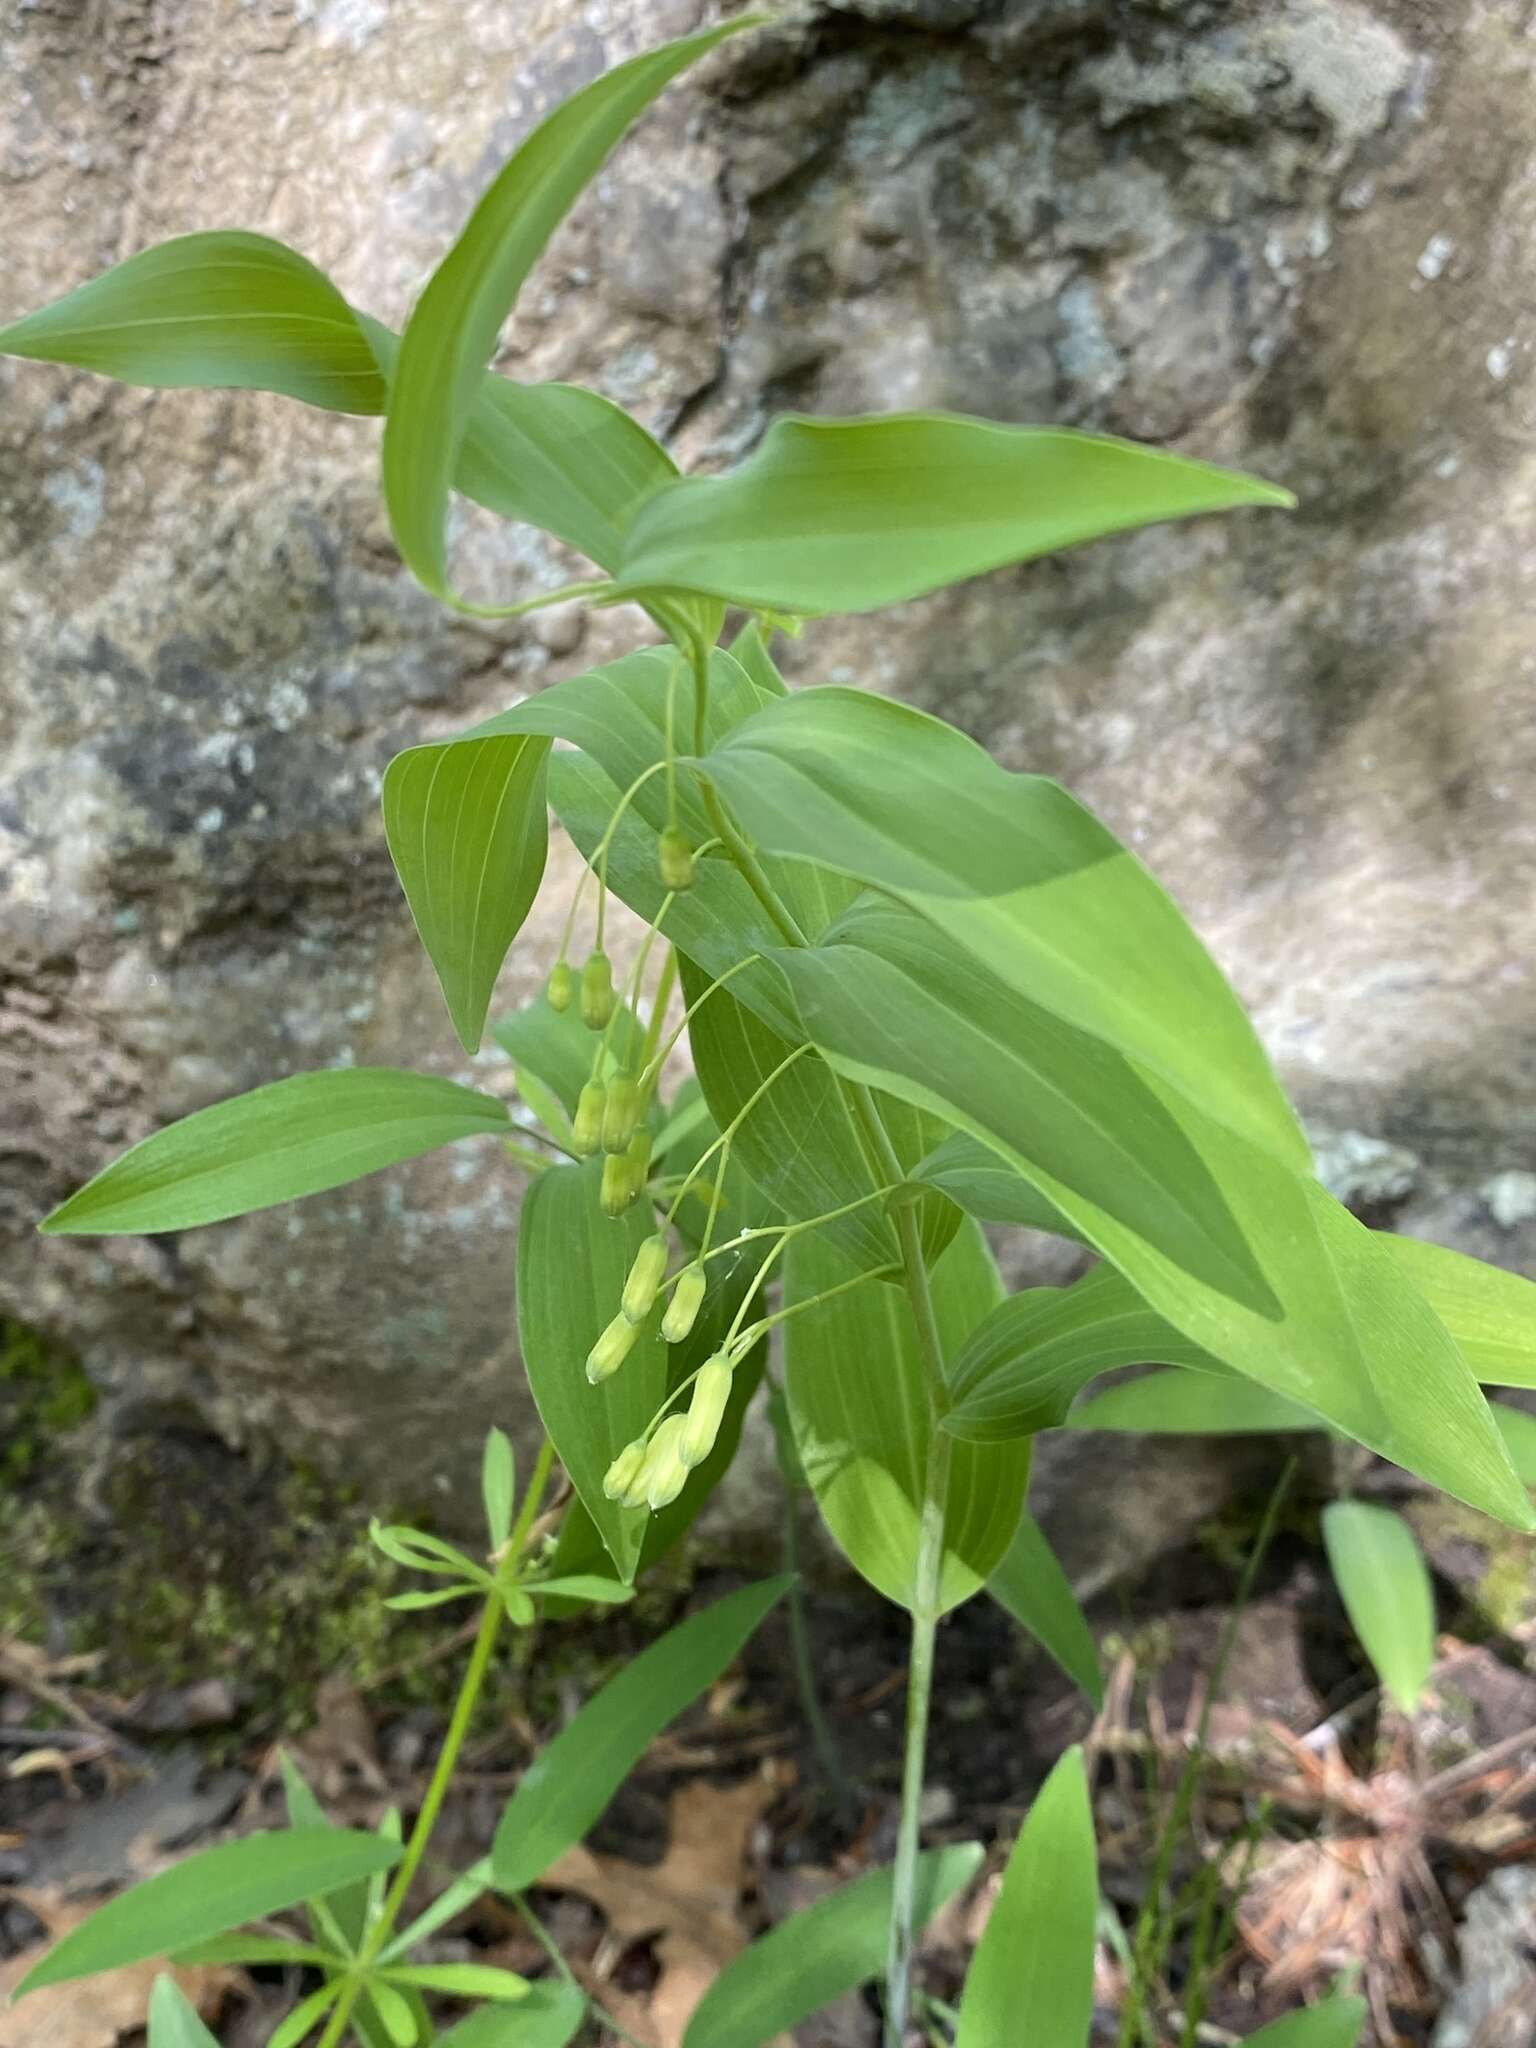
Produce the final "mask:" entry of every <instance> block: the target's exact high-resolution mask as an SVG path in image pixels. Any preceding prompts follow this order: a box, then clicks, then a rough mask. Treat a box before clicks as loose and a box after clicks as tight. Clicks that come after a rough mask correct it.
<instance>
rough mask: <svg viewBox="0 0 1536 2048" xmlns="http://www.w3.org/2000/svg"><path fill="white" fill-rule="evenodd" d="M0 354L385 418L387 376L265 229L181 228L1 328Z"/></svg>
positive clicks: (128, 380)
mask: <svg viewBox="0 0 1536 2048" xmlns="http://www.w3.org/2000/svg"><path fill="white" fill-rule="evenodd" d="M0 354H5V355H13V356H27V357H30V358H32V359H33V360H34V361H38V362H45V363H69V364H72V365H73V366H74V367H75V368H76V369H80V370H94V371H97V372H98V373H100V374H101V375H102V376H106V377H116V378H118V379H120V380H121V381H122V382H123V383H125V384H146V385H150V386H153V387H155V388H158V389H161V390H165V389H175V388H178V387H186V386H200V387H202V388H204V389H214V390H237V391H275V392H280V393H281V394H282V395H283V396H284V397H287V398H298V399H302V400H303V401H304V402H305V403H306V404H309V405H317V406H322V407H324V408H325V410H326V411H328V412H350V413H380V412H382V411H383V410H384V379H383V377H382V375H381V374H380V371H379V365H378V362H377V360H376V358H375V355H374V351H373V347H372V345H371V343H370V342H369V339H368V336H367V334H366V333H365V332H364V330H363V328H362V326H361V325H360V323H359V321H358V317H357V315H356V314H355V313H354V312H353V310H352V308H351V307H350V306H349V305H348V304H347V302H346V300H345V299H344V298H343V297H342V295H341V293H340V292H339V291H337V289H336V287H335V285H333V284H332V283H331V281H330V279H329V278H328V277H326V276H325V275H324V273H323V272H322V271H319V270H317V269H316V268H315V266H314V264H312V263H311V262H309V260H308V259H307V258H306V257H303V256H301V255H299V253H298V251H297V250H295V249H289V248H286V247H285V246H284V245H283V244H282V243H281V242H274V241H272V240H270V239H269V238H268V237H267V236H266V235H251V234H244V233H241V232H239V231H237V230H225V231H222V232H219V233H215V234H201V235H181V236H178V237H177V238H176V240H174V241H170V242H162V243H160V244H159V246H158V247H156V248H153V249H145V250H144V251H143V252H142V253H141V254H140V255H137V256H130V257H129V258H128V260H127V262H126V263H119V264H118V265H117V266H116V267H115V268H114V269H112V270H109V271H107V272H106V273H105V274H104V275H103V276H101V277H96V278H92V279H91V281H90V283H89V284H83V285H81V286H80V287H79V289H78V290H76V291H72V292H70V293H69V294H68V295H67V297H65V298H62V299H58V300H56V301H55V302H54V303H53V304H52V305H51V306H44V307H43V308H42V309H41V310H40V311H39V312H36V313H29V314H27V315H26V316H25V317H24V318H22V319H20V320H15V321H13V322H12V323H11V325H10V326H9V327H0Z"/></svg>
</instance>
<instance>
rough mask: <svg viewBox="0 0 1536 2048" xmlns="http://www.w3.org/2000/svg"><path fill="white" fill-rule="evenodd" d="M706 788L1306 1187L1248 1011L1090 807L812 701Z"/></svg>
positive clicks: (766, 711) (804, 699)
mask: <svg viewBox="0 0 1536 2048" xmlns="http://www.w3.org/2000/svg"><path fill="white" fill-rule="evenodd" d="M705 766H706V772H707V773H708V774H709V775H710V777H711V778H712V779H713V780H714V782H715V783H716V784H717V786H718V787H719V789H720V791H721V793H722V794H723V795H724V797H725V798H726V800H727V802H728V803H729V804H730V806H731V808H732V810H733V811H734V812H735V814H736V816H737V817H738V818H739V820H740V821H741V823H742V824H743V825H744V826H745V828H746V830H747V831H748V832H749V833H750V834H751V836H752V837H753V838H754V839H755V840H756V841H757V843H758V844H759V845H760V846H761V847H763V848H764V849H766V850H767V851H769V852H773V853H779V854H784V855H790V856H794V857H796V858H799V859H801V860H807V861H812V862H815V863H817V864H818V865H821V866H825V867H829V868H833V869H835V870H837V871H838V872H839V873H841V874H844V875H847V876H850V877H852V878H853V879H854V880H856V881H859V882H862V883H866V884H868V885H870V886H872V887H874V888H877V889H880V890H882V891H885V892H886V893H888V894H889V895H892V896H895V897H896V898H897V899H898V900H899V901H900V902H902V903H904V904H906V905H907V906H908V908H909V909H911V910H914V911H916V912H917V913H918V914H919V916H921V917H922V918H924V919H926V920H928V921H929V922H930V923H931V925H932V926H933V927H934V928H936V929H937V930H938V931H939V932H940V933H942V934H944V935H945V936H946V938H947V939H948V940H949V941H950V942H952V943H953V944H954V945H955V946H957V947H958V948H959V949H960V950H962V951H963V952H965V953H967V954H969V955H970V956H971V957H972V958H974V959H975V960H976V961H977V962H979V963H980V964H981V965H982V966H984V967H986V968H988V969H990V971H991V972H992V973H993V974H995V975H996V976H997V977H998V978H999V979H1000V980H1001V981H1002V982H1004V983H1005V984H1007V985H1009V986H1011V987H1012V988H1013V989H1014V990H1015V991H1016V992H1017V993H1019V994H1022V995H1024V996H1026V997H1028V998H1029V1000H1030V1001H1031V1002H1033V1003H1034V1004H1036V1005H1038V1007H1039V1008H1040V1009H1041V1011H1043V1012H1044V1013H1045V1019H1046V1022H1047V1023H1048V1022H1049V1021H1050V1020H1051V1019H1058V1020H1060V1022H1061V1023H1063V1024H1066V1025H1068V1026H1072V1027H1075V1028H1076V1029H1077V1030H1079V1031H1083V1032H1087V1033H1089V1034H1091V1035H1092V1036H1094V1037H1096V1038H1100V1039H1102V1040H1104V1041H1105V1043H1106V1044H1108V1045H1110V1046H1113V1047H1114V1048H1116V1049H1117V1050H1118V1051H1120V1052H1123V1053H1126V1054H1129V1055H1130V1056H1132V1057H1133V1058H1135V1059H1137V1060H1138V1061H1140V1062H1142V1063H1143V1064H1144V1065H1146V1066H1148V1067H1150V1068H1152V1069H1154V1070H1155V1071H1156V1072H1158V1073H1160V1074H1162V1075H1164V1076H1165V1077H1166V1078H1167V1079H1168V1080H1169V1081H1171V1082H1172V1084H1173V1085H1174V1086H1175V1087H1176V1088H1178V1089H1180V1090H1181V1091H1183V1092H1185V1093H1187V1094H1188V1095H1190V1096H1191V1098H1192V1099H1193V1100H1194V1101H1195V1102H1197V1103H1199V1104H1200V1105H1201V1106H1202V1107H1203V1108H1204V1109H1205V1111H1206V1113H1207V1114H1209V1115H1212V1116H1215V1117H1218V1118H1220V1119H1222V1120H1224V1121H1226V1122H1228V1123H1230V1124H1231V1126H1232V1128H1233V1129H1234V1130H1236V1131H1238V1132H1240V1133H1241V1134H1243V1135H1244V1136H1246V1137H1249V1138H1251V1139H1253V1140H1254V1141H1255V1142H1256V1143H1258V1144H1260V1145H1263V1146H1264V1147H1265V1148H1266V1149H1267V1150H1269V1151H1271V1152H1273V1153H1274V1154H1275V1156H1276V1157H1277V1158H1280V1159H1283V1160H1285V1161H1286V1162H1287V1163H1288V1164H1290V1165H1292V1166H1293V1167H1295V1168H1296V1169H1297V1170H1299V1171H1305V1172H1310V1170H1311V1164H1312V1157H1311V1152H1310V1149H1309V1148H1308V1146H1307V1143H1306V1140H1305V1138H1304V1137H1303V1136H1302V1134H1301V1130H1300V1127H1299V1125H1298V1124H1297V1122H1296V1118H1295V1115H1294V1112H1293V1111H1292V1110H1291V1107H1290V1105H1289V1103H1287V1101H1286V1099H1285V1097H1284V1095H1283V1094H1282V1093H1281V1091H1280V1087H1279V1084H1278V1083H1277V1082H1276V1080H1275V1078H1274V1075H1273V1073H1272V1072H1271V1070H1270V1067H1269V1063H1268V1061H1267V1059H1266V1058H1265V1056H1264V1052H1263V1049H1262V1047H1261V1046H1260V1045H1259V1042H1258V1039H1257V1038H1256V1036H1255V1035H1254V1032H1253V1028H1252V1026H1251V1025H1250V1024H1249V1022H1248V1019H1247V1018H1246V1016H1245V1015H1244V1014H1243V1011H1242V1008H1241V1006H1240V1005H1239V1003H1238V1001H1237V999H1236V997H1235V996H1234V995H1233V993H1232V991H1231V989H1230V988H1229V987H1228V986H1227V983H1226V982H1225V980H1224V979H1223V977H1222V975H1221V972H1220V970H1219V969H1218V968H1217V966H1216V964H1215V962H1214V961H1213V960H1212V959H1211V958H1210V956H1209V954H1208V953H1207V952H1206V951H1205V948H1204V947H1203V946H1202V945H1201V944H1200V941H1199V940H1198V939H1197V938H1196V937H1195V934H1194V933H1193V932H1192V931H1191V930H1190V928H1189V926H1188V924H1187V923H1186V922H1185V920H1184V918H1183V917H1182V916H1181V915H1180V913H1179V911H1178V910H1177V909H1176V908H1175V906H1174V904H1173V902H1172V901H1171V899H1170V898H1169V897H1168V896H1167V895H1166V894H1165V893H1164V891H1163V890H1162V889H1161V888H1160V887H1159V886H1158V884H1157V883H1156V882H1155V881H1154V880H1153V878H1152V876H1151V875H1150V874H1148V872H1147V870H1146V869H1145V868H1144V867H1143V866H1142V865H1141V863H1140V862H1139V861H1138V860H1137V859H1136V858H1135V856H1134V855H1133V854H1131V853H1130V852H1128V851H1127V850H1126V848H1125V847H1123V846H1121V845H1120V843H1119V842H1118V841H1117V840H1116V839H1115V837H1114V835H1113V834H1112V833H1111V832H1109V831H1108V830H1106V828H1105V827H1104V826H1103V825H1101V824H1100V823H1099V821H1098V820H1097V819H1096V818H1095V817H1094V816H1093V814H1092V813H1091V812H1090V811H1087V810H1085V809H1084V808H1083V806H1082V805H1081V804H1079V803H1078V802H1077V801H1076V800H1075V799H1074V798H1073V797H1071V796H1069V795H1068V793H1067V792H1066V791H1065V790H1064V789H1062V788H1061V787H1060V785H1059V784H1057V783H1054V782H1051V781H1049V780H1048V779H1047V778H1046V777H1044V776H1038V775H1016V774H1012V773H1010V772H1009V771H1008V770H1006V769H1004V768H1000V767H999V766H998V765H997V763H996V762H995V761H993V760H992V759H991V757H990V756H989V755H988V754H987V753H985V752H984V751H983V749H982V748H980V747H978V746H977V745H976V744H975V742H974V741H972V740H969V739H967V738H966V736H965V735H964V734H963V733H960V732H957V731H956V730H955V729H954V727H953V726H950V725H946V724H945V723H944V722H943V721H942V720H940V719H937V718H931V717H929V716H928V715H927V714H926V713H924V712H921V711H916V710H914V709H912V708H911V707H910V706H909V705H905V704H897V703H895V702H893V701H891V700H890V699H888V698H883V697H875V696H871V695H869V694H868V693H866V692H861V691H857V690H845V689H818V690H803V691H800V692H798V693H797V694H796V695H794V696H791V697H787V698H785V699H783V700H782V701H781V702H779V703H775V704H769V705H766V706H764V708H763V709H762V710H760V711H758V712H756V713H755V714H754V715H753V716H752V717H750V718H748V719H746V720H744V721H743V722H742V723H740V724H739V725H737V726H735V727H734V728H733V730H732V731H731V732H730V733H729V734H728V735H727V737H726V738H725V739H724V741H723V742H722V743H721V744H719V745H718V746H716V747H715V748H714V749H713V751H712V752H711V753H710V755H709V756H708V759H707V763H706V764H705Z"/></svg>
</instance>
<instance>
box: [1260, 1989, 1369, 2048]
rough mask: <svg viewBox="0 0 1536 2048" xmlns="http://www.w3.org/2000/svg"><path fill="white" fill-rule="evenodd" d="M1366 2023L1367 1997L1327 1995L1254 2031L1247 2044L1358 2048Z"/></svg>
mask: <svg viewBox="0 0 1536 2048" xmlns="http://www.w3.org/2000/svg"><path fill="white" fill-rule="evenodd" d="M1364 2025H1365V2000H1364V1999H1363V1998H1325V1999H1324V2000H1323V2002H1322V2004H1321V2005H1309V2006H1306V2007H1305V2008H1304V2009H1303V2010H1302V2011H1300V2012H1288V2013H1285V2014H1283V2015H1282V2016H1281V2018H1279V2019H1277V2020H1271V2021H1270V2023H1269V2025H1268V2026H1267V2027H1260V2029H1259V2031H1258V2032H1257V2033H1256V2034H1250V2035H1249V2036H1248V2039H1247V2042H1246V2043H1245V2048H1355V2043H1356V2042H1357V2041H1358V2040H1359V2038H1360V2029H1361V2028H1362V2027H1363V2026H1364Z"/></svg>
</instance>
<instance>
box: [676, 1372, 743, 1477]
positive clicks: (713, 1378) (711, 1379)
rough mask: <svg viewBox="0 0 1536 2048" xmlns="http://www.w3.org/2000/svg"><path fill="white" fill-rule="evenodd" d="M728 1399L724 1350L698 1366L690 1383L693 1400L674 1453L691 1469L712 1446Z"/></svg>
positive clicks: (727, 1377)
mask: <svg viewBox="0 0 1536 2048" xmlns="http://www.w3.org/2000/svg"><path fill="white" fill-rule="evenodd" d="M730 1398H731V1362H730V1360H729V1359H728V1358H727V1357H726V1356H725V1354H724V1353H723V1352H718V1351H717V1352H716V1353H715V1356H714V1357H713V1358H711V1359H709V1360H707V1361H706V1363H705V1364H703V1365H702V1366H700V1368H699V1376H698V1378H697V1379H696V1380H695V1381H694V1383H693V1399H692V1400H691V1401H690V1402H689V1404H688V1413H687V1415H686V1416H685V1417H684V1418H683V1433H682V1435H681V1436H680V1437H679V1438H678V1440H677V1455H678V1457H679V1459H680V1460H681V1461H682V1463H683V1464H685V1465H686V1466H687V1467H688V1469H689V1470H690V1471H692V1469H693V1467H694V1466H695V1465H702V1464H703V1462H704V1460H705V1459H706V1458H707V1457H708V1456H709V1454H710V1452H711V1451H712V1450H713V1449H714V1448H715V1438H716V1437H717V1436H718V1435H719V1434H720V1424H721V1422H722V1421H723V1420H724V1418H725V1404H726V1402H727V1401H728V1400H729V1399H730Z"/></svg>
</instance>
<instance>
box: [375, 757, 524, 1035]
mask: <svg viewBox="0 0 1536 2048" xmlns="http://www.w3.org/2000/svg"><path fill="white" fill-rule="evenodd" d="M548 756H549V742H548V740H542V739H532V738H527V737H524V736H520V735H513V734H500V735H497V736H496V737H494V738H489V739H482V740H471V741H457V742H449V743H448V744H446V745H441V746H435V745H434V746H424V747H412V748H410V750H409V751H408V752H406V753H404V754H397V755H396V757H395V759H394V760H393V761H391V762H390V764H389V767H388V768H387V769H386V770H385V772H384V790H383V805H384V831H385V836H386V837H387V839H388V841H389V852H390V858H391V859H392V860H393V861H394V864H395V872H396V874H397V875H398V876H399V877H400V886H401V888H402V889H404V891H405V899H406V901H407V903H409V904H410V906H411V916H412V917H413V918H414V919H415V921H416V929H417V931H418V932H419V934H420V935H421V943H422V945H423V946H425V948H426V950H427V955H428V957H429V959H430V960H431V962H432V965H433V967H434V968H435V969H436V970H437V978H438V981H439V982H440V983H441V985H442V990H443V999H444V1001H445V1002H446V1003H447V1005H448V1014H449V1016H450V1017H451V1018H452V1019H453V1028H454V1030H455V1031H456V1032H457V1033H458V1035H459V1043H460V1044H461V1045H462V1046H463V1047H464V1050H465V1051H466V1052H470V1053H473V1052H477V1051H478V1050H479V1048H480V1038H481V1034H482V1033H483V1031H484V1029H485V1013H486V1011H487V1010H488V1009H489V1008H490V1003H491V991H492V990H493V989H494V988H495V986H496V977H497V976H498V975H499V974H500V972H501V968H502V963H503V961H504V960H505V959H506V957H507V953H508V951H509V949H510V947H511V944H512V941H513V940H514V939H515V938H516V937H517V935H518V933H519V932H520V931H521V930H522V928H523V920H524V919H525V918H526V917H527V915H528V912H529V910H530V909H531V907H532V905H533V900H534V898H535V897H536V896H537V895H538V893H539V883H540V882H541V881H542V880H543V878H544V861H545V857H546V855H547V853H548V850H549V828H548V814H547V810H546V806H545V794H544V783H545V764H546V762H547V760H548Z"/></svg>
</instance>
